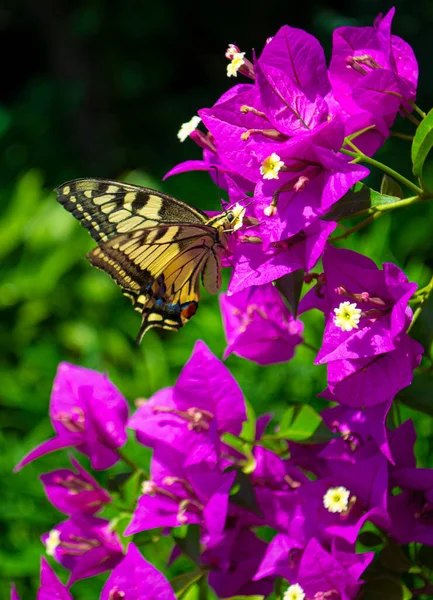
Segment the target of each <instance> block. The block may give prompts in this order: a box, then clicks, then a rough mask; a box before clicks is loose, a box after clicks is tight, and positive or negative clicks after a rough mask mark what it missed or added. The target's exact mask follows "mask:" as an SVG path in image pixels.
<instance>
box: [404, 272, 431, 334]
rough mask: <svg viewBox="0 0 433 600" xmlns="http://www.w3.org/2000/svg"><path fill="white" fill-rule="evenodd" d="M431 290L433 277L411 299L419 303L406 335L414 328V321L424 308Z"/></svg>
mask: <svg viewBox="0 0 433 600" xmlns="http://www.w3.org/2000/svg"><path fill="white" fill-rule="evenodd" d="M432 290H433V277H432V278H431V279H430V281H429V283H428V284H427V285H426V286H424V287H423V288H421V289H420V290H418V291H417V292H416V294H415V296H414V298H413V300H414V301H416V302H419V306H418V307H417V309H416V310H415V312H414V313H413V317H412V322H411V324H410V325H409V328H408V330H407V333H409V331H410V330H411V329H412V327H413V326H414V324H415V321H416V320H417V319H418V317H419V316H420V314H421V311H422V309H423V307H424V303H425V302H426V300H428V298H429V296H430V294H431V292H432Z"/></svg>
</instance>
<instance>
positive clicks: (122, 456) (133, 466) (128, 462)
mask: <svg viewBox="0 0 433 600" xmlns="http://www.w3.org/2000/svg"><path fill="white" fill-rule="evenodd" d="M115 452H116V454H117V455H118V456H119V458H120V459H121V460H122V461H123V462H124V463H125V464H126V465H128V467H130V468H131V469H132V470H133V471H135V472H136V473H141V474H142V475H143V477H144V478H147V475H146V473H145V472H144V471H143V469H141V468H140V467H139V466H138V465H136V464H135V462H134V461H133V460H131V459H130V458H129V456H126V454H124V453H123V450H121V449H120V448H116V450H115Z"/></svg>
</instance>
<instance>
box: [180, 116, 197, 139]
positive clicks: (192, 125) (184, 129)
mask: <svg viewBox="0 0 433 600" xmlns="http://www.w3.org/2000/svg"><path fill="white" fill-rule="evenodd" d="M199 123H201V119H200V117H193V118H192V119H191V121H188V123H183V124H182V126H181V128H180V129H179V131H178V132H177V137H178V138H179V140H180V141H181V142H184V141H185V140H186V138H187V137H189V136H190V135H191V133H192V132H193V131H194V130H195V129H197V127H198V125H199Z"/></svg>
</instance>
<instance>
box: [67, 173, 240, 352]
mask: <svg viewBox="0 0 433 600" xmlns="http://www.w3.org/2000/svg"><path fill="white" fill-rule="evenodd" d="M56 191H57V200H58V201H59V202H60V204H62V205H63V206H64V207H65V208H66V210H68V211H69V212H71V213H72V214H73V215H74V216H75V218H77V219H78V220H79V221H80V222H81V223H82V225H84V227H86V229H88V230H89V233H90V235H91V236H92V237H93V239H94V240H95V241H96V242H97V243H98V246H97V247H96V248H95V249H94V250H92V251H91V252H90V253H89V254H88V259H89V260H90V262H91V263H92V265H94V266H95V267H96V268H98V269H101V270H103V271H105V272H106V273H108V274H109V275H110V276H111V277H112V278H113V279H114V281H115V282H116V283H117V284H118V285H119V286H120V287H121V289H122V292H123V293H124V294H125V295H126V296H127V297H129V298H130V299H131V300H132V303H133V305H134V309H135V310H137V311H138V312H139V313H140V314H141V315H142V325H141V327H140V331H139V334H138V338H137V342H139V341H140V340H141V338H142V337H143V335H144V334H145V333H146V331H147V330H148V329H150V328H151V327H162V328H164V329H168V330H172V331H177V330H178V329H180V327H182V326H183V325H184V324H185V323H186V322H187V321H188V320H189V319H190V318H191V317H192V316H193V315H194V314H195V312H196V311H197V308H198V303H199V300H200V279H201V280H202V283H203V285H204V287H205V288H206V289H207V290H208V291H209V292H210V293H213V294H216V293H217V292H218V290H219V288H220V286H221V257H222V256H223V255H224V254H225V253H226V252H227V244H228V235H230V232H231V231H233V230H234V229H235V228H237V226H239V224H241V222H242V215H243V209H242V207H239V208H236V207H235V209H233V210H229V211H225V212H223V213H221V214H219V215H216V216H214V217H211V218H209V217H208V216H207V215H206V214H205V213H203V212H202V211H200V210H198V209H196V208H193V207H191V206H189V205H188V204H186V203H184V202H182V201H181V200H178V199H177V198H173V197H172V196H168V195H166V194H162V193H161V192H158V191H156V190H152V189H149V188H144V187H139V186H135V185H131V184H126V183H120V182H117V181H111V180H103V179H77V180H74V181H71V182H68V183H65V184H63V185H62V186H60V187H59V188H58V189H57V190H56Z"/></svg>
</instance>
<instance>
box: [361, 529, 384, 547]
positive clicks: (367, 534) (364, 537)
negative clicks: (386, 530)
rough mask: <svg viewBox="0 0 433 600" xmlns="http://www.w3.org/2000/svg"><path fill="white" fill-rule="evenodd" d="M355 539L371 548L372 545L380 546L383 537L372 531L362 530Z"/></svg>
mask: <svg viewBox="0 0 433 600" xmlns="http://www.w3.org/2000/svg"><path fill="white" fill-rule="evenodd" d="M357 541H358V542H359V543H360V544H362V545H363V546H366V547H367V548H373V547H374V546H381V545H382V544H383V539H382V538H381V537H380V535H377V533H374V531H363V532H361V533H360V534H359V535H358V539H357Z"/></svg>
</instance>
